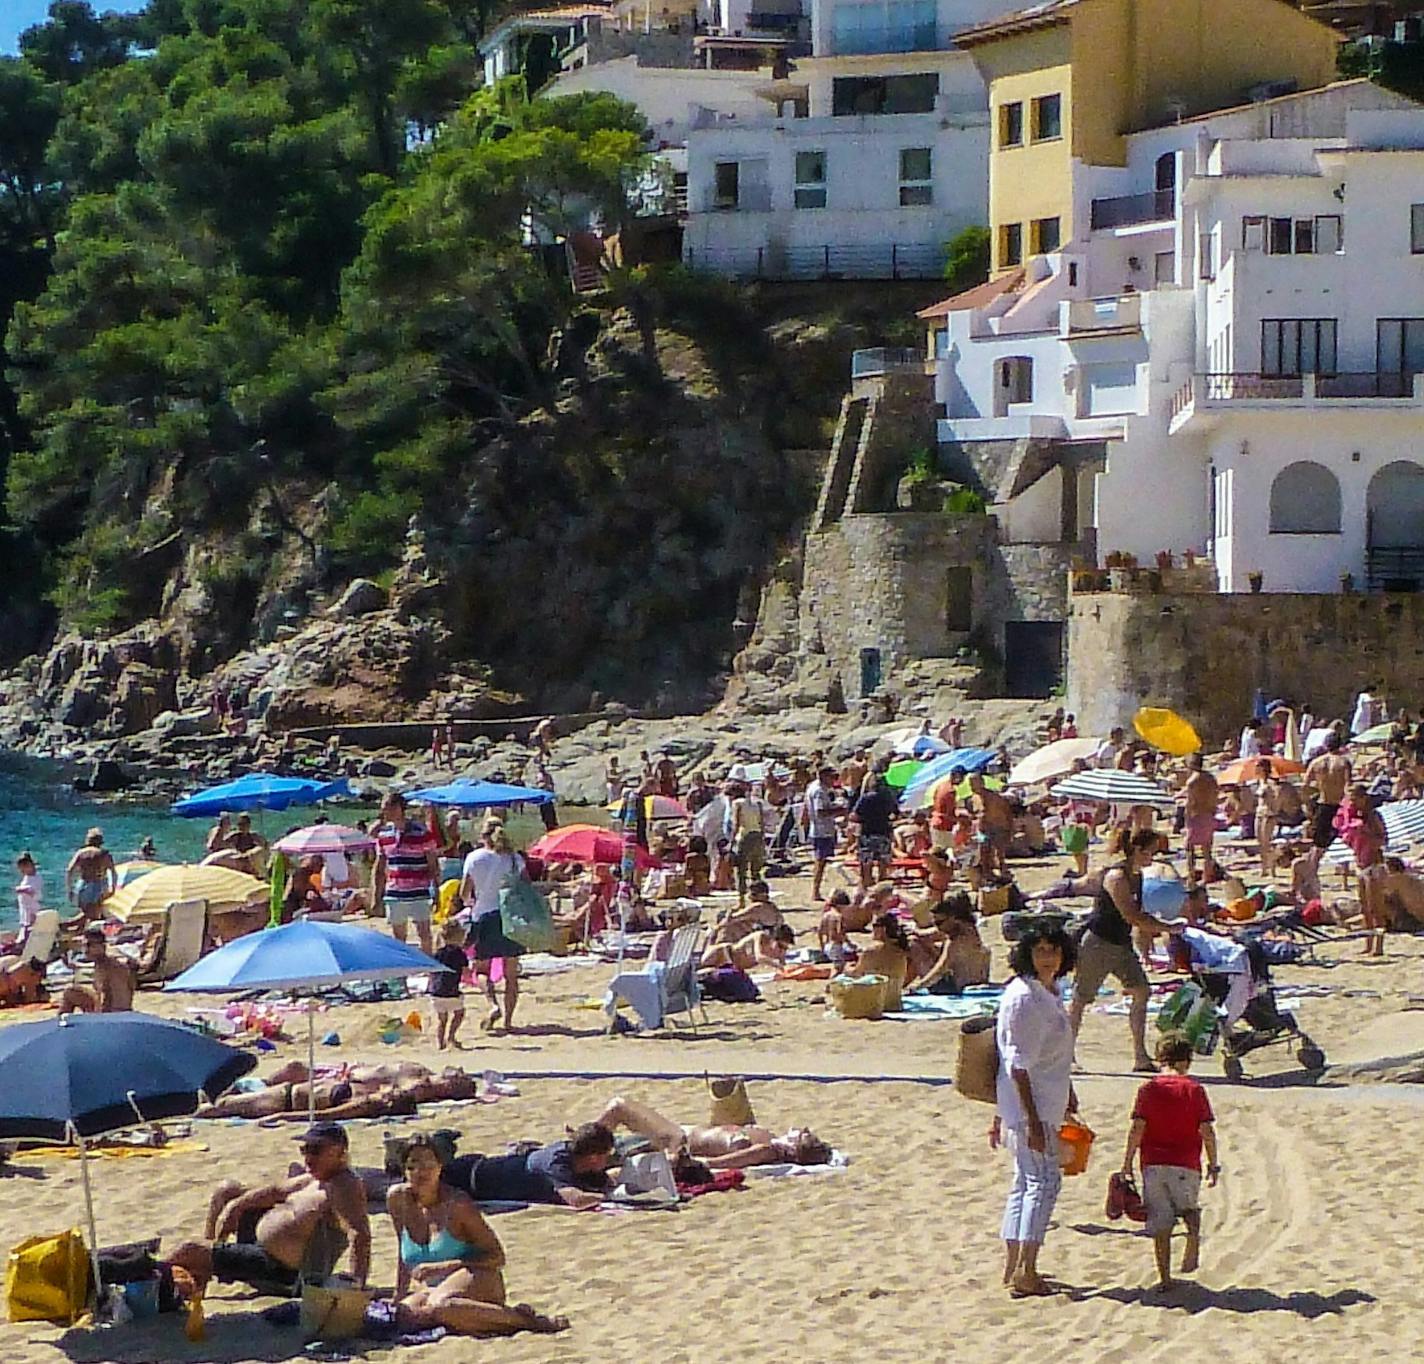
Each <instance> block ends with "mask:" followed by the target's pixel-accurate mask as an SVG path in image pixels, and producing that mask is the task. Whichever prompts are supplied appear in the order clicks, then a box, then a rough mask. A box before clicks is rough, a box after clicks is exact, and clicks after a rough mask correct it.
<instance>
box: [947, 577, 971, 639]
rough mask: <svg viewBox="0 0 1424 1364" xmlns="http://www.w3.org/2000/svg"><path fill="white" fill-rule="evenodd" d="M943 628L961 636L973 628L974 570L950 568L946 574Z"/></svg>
mask: <svg viewBox="0 0 1424 1364" xmlns="http://www.w3.org/2000/svg"><path fill="white" fill-rule="evenodd" d="M947 578H948V581H947V582H946V585H945V586H946V591H945V603H944V628H945V629H946V630H948V631H950V632H951V633H953V634H963V633H964V632H965V631H966V630H972V629H973V628H974V570H973V569H972V568H951V569H949V570H948V573H947Z"/></svg>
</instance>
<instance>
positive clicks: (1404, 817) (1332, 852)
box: [1323, 800, 1424, 867]
mask: <svg viewBox="0 0 1424 1364" xmlns="http://www.w3.org/2000/svg"><path fill="white" fill-rule="evenodd" d="M1379 812H1380V818H1381V819H1383V820H1384V829H1385V833H1387V834H1388V835H1389V842H1388V843H1386V844H1385V849H1386V851H1388V852H1398V851H1399V850H1400V849H1401V848H1406V847H1408V846H1409V845H1410V844H1411V843H1420V842H1424V800H1395V801H1390V802H1389V804H1387V805H1381V806H1380V807H1379ZM1323 860H1324V861H1326V862H1329V863H1331V864H1332V865H1334V866H1337V867H1348V866H1350V865H1352V864H1353V862H1354V860H1355V854H1354V853H1352V852H1351V851H1350V846H1349V844H1348V843H1346V842H1345V840H1344V839H1343V838H1337V839H1336V840H1335V841H1334V842H1333V843H1332V844H1331V845H1330V846H1329V847H1328V848H1327V849H1326V850H1325V857H1324V859H1323Z"/></svg>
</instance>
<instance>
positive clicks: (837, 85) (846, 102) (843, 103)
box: [831, 72, 939, 118]
mask: <svg viewBox="0 0 1424 1364" xmlns="http://www.w3.org/2000/svg"><path fill="white" fill-rule="evenodd" d="M938 94H939V76H938V75H937V74H935V73H934V72H930V73H928V74H926V75H923V76H838V77H837V78H836V79H835V80H834V81H832V82H831V113H832V114H833V115H834V116H835V117H837V118H846V117H849V116H851V115H854V114H932V113H934V107H935V96H936V95H938Z"/></svg>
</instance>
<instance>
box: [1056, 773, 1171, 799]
mask: <svg viewBox="0 0 1424 1364" xmlns="http://www.w3.org/2000/svg"><path fill="white" fill-rule="evenodd" d="M1053 794H1054V795H1055V796H1059V797H1063V798H1065V799H1070V800H1095V801H1099V802H1100V803H1102V804H1104V805H1153V806H1156V807H1157V808H1158V809H1171V807H1172V805H1173V804H1174V803H1175V799H1174V797H1173V796H1172V794H1171V792H1170V791H1166V790H1164V789H1163V788H1162V787H1160V786H1158V785H1157V783H1156V782H1155V781H1151V780H1149V779H1148V778H1147V777H1143V776H1139V775H1138V774H1137V773H1136V772H1120V771H1118V769H1117V768H1115V767H1095V768H1093V769H1091V770H1090V771H1087V772H1075V773H1074V774H1073V775H1072V776H1071V777H1068V778H1065V779H1064V780H1063V781H1060V782H1059V783H1058V784H1057V785H1056V786H1055V787H1054V788H1053Z"/></svg>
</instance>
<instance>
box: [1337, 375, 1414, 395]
mask: <svg viewBox="0 0 1424 1364" xmlns="http://www.w3.org/2000/svg"><path fill="white" fill-rule="evenodd" d="M1315 396H1316V397H1317V398H1412V397H1413V396H1414V376H1413V375H1412V374H1378V373H1376V374H1317V375H1316V376H1315Z"/></svg>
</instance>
